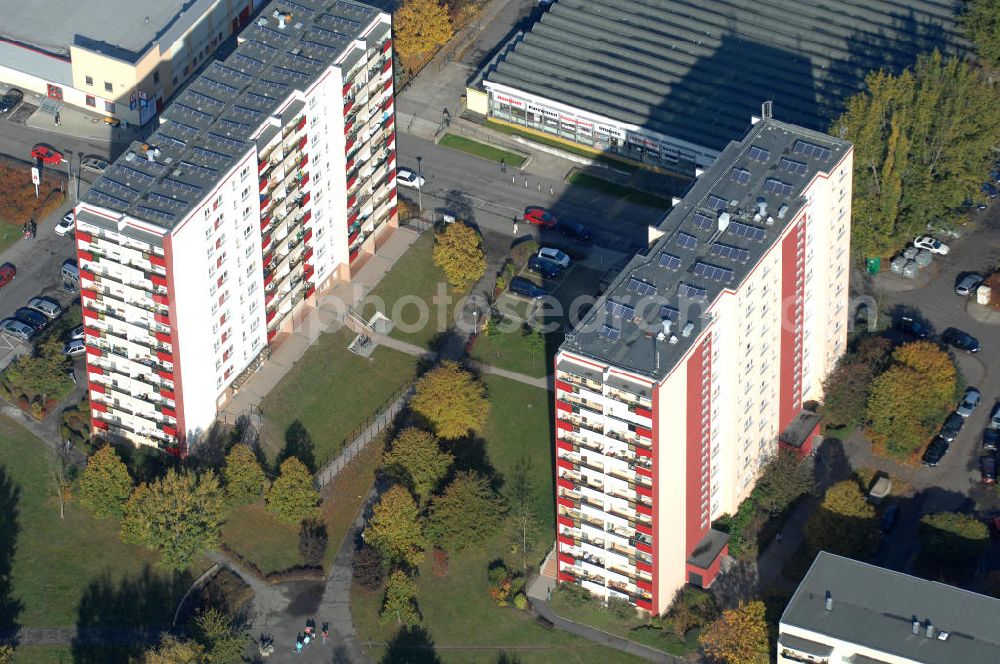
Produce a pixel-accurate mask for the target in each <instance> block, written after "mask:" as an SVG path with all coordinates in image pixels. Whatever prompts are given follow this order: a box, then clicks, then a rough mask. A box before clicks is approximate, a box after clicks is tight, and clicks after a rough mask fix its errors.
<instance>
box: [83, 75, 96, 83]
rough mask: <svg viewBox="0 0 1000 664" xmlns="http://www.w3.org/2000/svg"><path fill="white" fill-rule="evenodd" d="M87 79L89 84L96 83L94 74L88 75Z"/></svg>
mask: <svg viewBox="0 0 1000 664" xmlns="http://www.w3.org/2000/svg"><path fill="white" fill-rule="evenodd" d="M85 80H86V81H87V85H93V84H94V77H93V76H87V77H86V78H85Z"/></svg>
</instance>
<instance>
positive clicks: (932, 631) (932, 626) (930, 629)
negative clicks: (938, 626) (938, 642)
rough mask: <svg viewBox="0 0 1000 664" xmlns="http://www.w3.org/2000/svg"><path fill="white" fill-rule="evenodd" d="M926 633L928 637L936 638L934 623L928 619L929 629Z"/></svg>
mask: <svg viewBox="0 0 1000 664" xmlns="http://www.w3.org/2000/svg"><path fill="white" fill-rule="evenodd" d="M925 635H926V636H927V638H928V639H933V638H934V625H933V624H931V621H930V620H928V621H927V631H926V633H925Z"/></svg>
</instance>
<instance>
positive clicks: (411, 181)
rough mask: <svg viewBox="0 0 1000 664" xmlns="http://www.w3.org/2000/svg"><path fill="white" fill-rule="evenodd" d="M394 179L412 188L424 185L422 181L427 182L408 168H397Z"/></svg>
mask: <svg viewBox="0 0 1000 664" xmlns="http://www.w3.org/2000/svg"><path fill="white" fill-rule="evenodd" d="M396 181H397V182H399V184H401V185H403V186H404V187H411V188H413V189H420V188H421V187H423V186H424V183H425V182H427V180H426V179H424V178H423V177H421V176H419V175H417V174H416V173H415V172H414V171H411V170H410V169H409V168H397V169H396Z"/></svg>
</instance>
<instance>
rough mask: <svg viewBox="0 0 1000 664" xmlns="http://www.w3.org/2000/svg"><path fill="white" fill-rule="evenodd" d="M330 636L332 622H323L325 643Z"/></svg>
mask: <svg viewBox="0 0 1000 664" xmlns="http://www.w3.org/2000/svg"><path fill="white" fill-rule="evenodd" d="M329 636H330V623H328V622H325V623H323V643H326V640H327V638H329Z"/></svg>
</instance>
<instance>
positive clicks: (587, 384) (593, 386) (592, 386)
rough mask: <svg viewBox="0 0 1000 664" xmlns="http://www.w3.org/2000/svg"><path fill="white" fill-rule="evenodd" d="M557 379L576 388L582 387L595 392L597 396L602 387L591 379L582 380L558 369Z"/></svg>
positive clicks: (581, 377) (582, 378) (580, 377)
mask: <svg viewBox="0 0 1000 664" xmlns="http://www.w3.org/2000/svg"><path fill="white" fill-rule="evenodd" d="M557 378H558V379H559V380H562V381H565V382H567V383H569V384H570V385H576V386H577V387H582V388H584V389H587V390H590V391H592V392H597V393H598V394H601V390H602V387H603V384H602V383H601V382H599V381H596V380H593V379H591V378H584V377H583V376H579V375H577V374H574V373H570V372H569V371H566V370H565V369H559V372H558V374H557Z"/></svg>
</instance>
